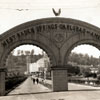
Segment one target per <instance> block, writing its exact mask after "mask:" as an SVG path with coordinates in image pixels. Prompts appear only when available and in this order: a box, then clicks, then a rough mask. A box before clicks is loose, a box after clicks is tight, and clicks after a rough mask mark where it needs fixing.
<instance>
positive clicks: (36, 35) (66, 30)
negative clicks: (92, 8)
mask: <svg viewBox="0 0 100 100" xmlns="http://www.w3.org/2000/svg"><path fill="white" fill-rule="evenodd" d="M82 41H83V42H82ZM82 43H86V44H87V43H91V44H92V45H94V44H95V45H94V46H96V47H97V48H99V47H100V28H98V27H96V26H94V25H91V24H89V23H86V22H83V21H79V20H75V19H70V18H44V19H38V20H33V21H30V22H26V23H23V24H21V25H18V26H16V27H14V28H12V29H10V30H9V31H7V32H5V33H3V34H2V35H1V36H0V66H1V67H2V66H4V62H5V59H6V57H7V55H8V54H9V52H10V51H11V50H13V49H14V48H15V47H17V46H19V45H22V44H35V45H37V46H39V47H41V48H42V49H44V50H45V51H46V52H47V54H48V55H49V56H50V58H51V60H52V63H53V66H56V65H61V66H63V65H65V59H66V56H68V55H69V53H70V51H71V50H72V48H73V47H75V46H76V45H77V44H82Z"/></svg>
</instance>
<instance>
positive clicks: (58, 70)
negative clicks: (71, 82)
mask: <svg viewBox="0 0 100 100" xmlns="http://www.w3.org/2000/svg"><path fill="white" fill-rule="evenodd" d="M51 77H52V82H53V84H52V85H53V87H52V88H53V91H54V92H59V91H68V78H67V68H66V67H58V66H55V67H51Z"/></svg>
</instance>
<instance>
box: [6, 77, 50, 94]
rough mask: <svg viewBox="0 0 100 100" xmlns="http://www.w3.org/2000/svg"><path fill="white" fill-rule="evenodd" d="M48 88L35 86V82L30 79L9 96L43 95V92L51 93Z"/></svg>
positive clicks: (39, 85)
mask: <svg viewBox="0 0 100 100" xmlns="http://www.w3.org/2000/svg"><path fill="white" fill-rule="evenodd" d="M50 91H51V90H49V89H48V88H47V87H44V86H43V85H41V84H33V81H32V80H31V78H30V77H29V78H28V79H26V81H24V82H23V83H22V84H21V85H20V86H18V87H17V88H15V89H14V90H13V91H11V92H10V93H9V94H8V95H14V94H16V95H18V94H20V95H21V94H31V93H41V92H50Z"/></svg>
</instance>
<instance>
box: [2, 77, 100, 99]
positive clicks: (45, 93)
mask: <svg viewBox="0 0 100 100" xmlns="http://www.w3.org/2000/svg"><path fill="white" fill-rule="evenodd" d="M0 100H100V87H99V88H97V87H91V86H85V85H78V84H72V83H70V84H69V91H66V92H52V91H51V90H50V89H48V88H46V87H44V86H43V85H41V84H38V85H37V84H35V85H33V83H32V80H31V79H30V78H28V79H27V80H26V81H25V82H23V83H22V84H21V85H20V86H18V87H17V88H16V89H15V90H13V91H12V92H10V93H9V94H8V96H2V97H0Z"/></svg>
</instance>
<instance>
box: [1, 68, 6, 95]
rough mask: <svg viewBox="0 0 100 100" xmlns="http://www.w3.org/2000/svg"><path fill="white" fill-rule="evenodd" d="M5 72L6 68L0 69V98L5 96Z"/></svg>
mask: <svg viewBox="0 0 100 100" xmlns="http://www.w3.org/2000/svg"><path fill="white" fill-rule="evenodd" d="M5 71H6V68H0V96H4V95H5Z"/></svg>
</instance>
